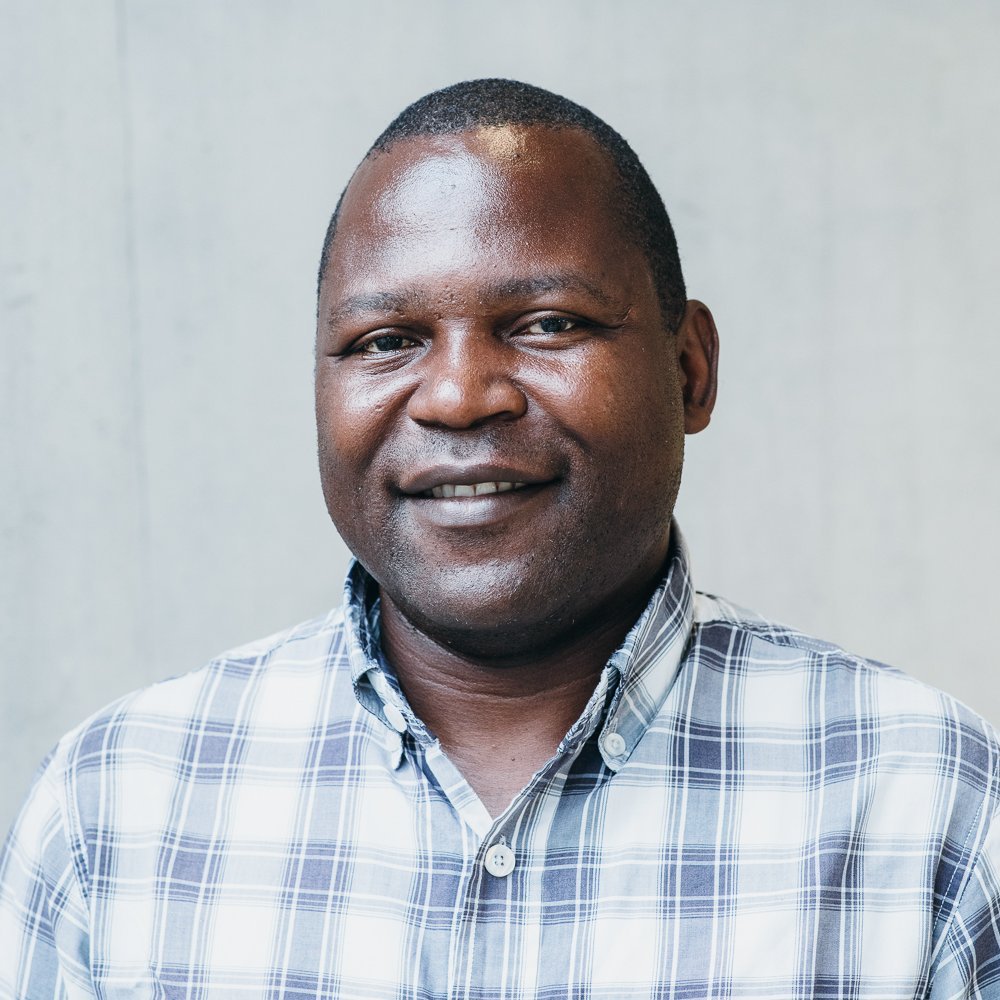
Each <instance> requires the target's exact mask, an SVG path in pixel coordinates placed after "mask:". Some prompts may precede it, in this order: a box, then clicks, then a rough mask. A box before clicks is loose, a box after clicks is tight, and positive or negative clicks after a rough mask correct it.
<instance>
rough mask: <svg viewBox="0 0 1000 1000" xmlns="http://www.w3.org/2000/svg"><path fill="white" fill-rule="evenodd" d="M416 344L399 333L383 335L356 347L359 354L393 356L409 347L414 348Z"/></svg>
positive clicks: (410, 338)
mask: <svg viewBox="0 0 1000 1000" xmlns="http://www.w3.org/2000/svg"><path fill="white" fill-rule="evenodd" d="M416 346H417V342H416V341H415V340H414V339H413V338H412V337H404V336H403V335H402V334H399V333H383V334H381V335H380V336H378V337H373V338H372V339H371V340H366V341H365V342H364V343H363V344H359V345H358V348H357V350H358V352H359V353H360V354H395V353H396V352H397V351H404V350H406V349H407V348H410V347H416Z"/></svg>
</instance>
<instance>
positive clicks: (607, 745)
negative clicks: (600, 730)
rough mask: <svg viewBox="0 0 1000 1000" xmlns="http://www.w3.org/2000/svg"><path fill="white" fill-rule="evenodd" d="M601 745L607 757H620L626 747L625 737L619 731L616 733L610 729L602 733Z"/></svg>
mask: <svg viewBox="0 0 1000 1000" xmlns="http://www.w3.org/2000/svg"><path fill="white" fill-rule="evenodd" d="M601 747H602V748H603V750H604V752H605V753H606V754H607V755H608V756H609V757H621V755H622V754H623V753H625V749H626V743H625V737H624V736H622V734H621V733H616V732H614V731H613V730H612V731H611V732H609V733H605V734H604V737H603V739H602V740H601Z"/></svg>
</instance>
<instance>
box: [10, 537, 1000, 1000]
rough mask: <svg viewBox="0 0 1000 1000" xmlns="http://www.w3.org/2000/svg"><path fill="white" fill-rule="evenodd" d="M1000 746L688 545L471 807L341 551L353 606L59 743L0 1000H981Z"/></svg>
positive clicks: (19, 867)
mask: <svg viewBox="0 0 1000 1000" xmlns="http://www.w3.org/2000/svg"><path fill="white" fill-rule="evenodd" d="M516 738H517V734H516V733H512V734H511V739H512V740H514V739H516ZM998 762H1000V745H998V742H997V738H996V736H995V734H994V733H993V732H992V731H991V730H990V729H989V727H988V726H987V725H986V724H985V723H983V722H982V721H981V720H980V719H979V718H977V717H976V716H975V715H973V714H972V713H971V712H969V711H968V710H966V709H965V708H964V707H962V706H961V705H959V704H957V703H956V702H955V701H954V700H953V699H951V698H949V697H947V696H946V695H943V694H941V693H939V692H937V691H934V690H932V689H930V688H928V687H925V686H924V685H922V684H919V683H917V682H916V681H913V680H911V679H909V678H907V677H906V676H904V675H902V674H900V673H897V672H896V671H894V670H891V669H889V668H886V667H883V666H880V665H877V664H874V663H871V662H868V661H865V660H861V659H858V658H857V657H854V656H851V655H849V654H847V653H845V652H843V651H842V650H840V649H837V648H835V647H833V646H830V645H828V644H825V643H821V642H818V641H816V640H814V639H810V638H807V637H806V636H803V635H801V634H799V633H797V632H794V631H792V630H790V629H787V628H785V627H783V626H779V625H775V624H772V623H769V622H766V621H763V620H761V619H760V618H757V617H755V616H753V615H749V614H747V613H745V612H743V611H741V610H738V609H737V608H735V607H733V606H732V605H730V604H728V603H726V602H724V601H722V600H719V599H717V598H714V597H709V596H705V595H701V594H698V595H695V594H694V593H693V592H692V589H691V585H690V582H689V577H688V569H687V562H686V558H685V555H684V552H683V544H682V543H680V542H679V541H678V542H677V543H676V544H675V546H674V549H673V553H672V559H671V563H670V567H669V572H668V574H667V576H666V577H665V579H664V582H663V584H662V586H661V587H660V589H659V590H658V591H657V593H656V594H655V595H654V597H653V599H652V600H651V602H650V604H649V607H648V608H647V610H646V611H645V613H644V614H643V616H642V618H641V619H640V620H639V621H638V622H637V624H636V626H635V627H634V629H633V630H632V632H631V633H630V634H629V636H628V638H627V640H626V641H625V643H624V645H623V646H622V648H621V649H620V650H619V651H618V652H617V653H616V654H615V655H614V656H613V657H612V659H611V660H610V662H609V663H608V665H607V667H606V669H605V670H604V673H603V675H602V677H601V680H600V683H599V685H598V687H597V689H596V690H595V692H594V696H593V698H592V699H591V700H590V703H589V704H588V705H587V708H586V709H585V711H584V712H583V715H582V716H581V718H580V719H579V721H578V722H577V723H576V724H575V725H574V726H573V728H572V729H571V730H570V732H569V733H568V734H567V735H566V738H565V739H564V740H563V742H562V744H561V745H560V747H559V749H558V752H557V754H556V756H555V757H553V759H552V760H551V761H550V762H549V763H548V764H547V765H546V766H545V767H544V768H543V769H542V770H541V771H540V772H539V773H538V774H537V775H536V776H535V777H534V778H533V779H532V781H531V782H530V783H529V785H528V786H527V787H526V788H525V789H524V790H523V791H522V792H521V793H520V794H519V795H518V796H517V798H516V799H515V800H514V802H513V803H512V804H511V805H510V807H509V808H508V809H507V810H506V812H504V813H503V815H501V816H499V817H497V818H496V819H495V820H494V819H492V818H491V817H490V816H489V815H488V814H487V812H486V810H485V809H484V807H483V806H482V804H481V803H480V802H479V800H478V799H477V797H476V795H475V794H474V793H473V791H472V790H471V789H470V787H469V785H468V784H467V783H466V782H465V780H464V779H463V778H462V776H461V775H460V774H459V772H458V771H457V770H456V769H455V767H454V765H453V764H452V763H451V762H450V761H449V760H448V758H447V757H446V756H445V755H444V754H443V753H442V750H441V747H440V745H439V744H438V743H437V742H436V741H435V740H434V738H433V737H432V735H431V734H430V733H428V731H427V730H426V729H425V727H424V726H423V725H422V724H421V722H420V720H419V719H417V718H415V717H414V715H413V713H412V712H411V710H410V708H409V707H408V705H407V703H406V701H405V699H404V698H403V696H402V694H401V692H400V690H399V688H398V686H397V684H396V683H395V681H394V679H393V675H392V673H391V671H390V670H389V669H388V668H387V667H386V665H385V664H384V663H383V662H382V660H381V659H380V654H379V626H378V600H377V593H376V589H375V587H374V585H373V584H372V582H371V581H370V579H369V578H368V577H367V576H366V575H365V573H364V572H363V571H362V570H361V568H360V567H358V566H356V565H355V566H354V567H353V569H352V571H351V573H350V576H349V580H348V588H347V600H346V603H345V607H344V609H343V610H339V611H336V612H334V613H332V614H330V615H329V616H328V617H326V618H324V619H322V620H319V621H315V622H312V623H309V624H307V625H303V626H300V627H298V628H295V629H292V630H291V631H288V632H285V633H283V634H281V635H279V636H276V637H273V638H270V639H267V640H265V641H263V642H259V643H257V644H255V645H251V646H247V647H244V648H242V649H239V650H237V651H235V652H232V653H230V654H228V655H226V656H223V657H221V658H220V659H218V660H216V661H214V662H213V663H211V664H209V665H208V666H207V667H205V668H204V669H202V670H198V671H196V672H194V673H191V674H187V675H186V676H183V677H180V678H176V679H173V680H169V681H166V682H164V683H162V684H158V685H155V686H153V687H151V688H148V689H146V690H143V691H139V692H138V693H136V694H133V695H130V696H129V697H126V698H124V699H122V700H121V701H118V702H117V703H115V704H113V705H112V706H111V707H110V708H108V709H107V710H105V711H103V712H101V713H100V714H98V715H97V716H95V717H93V718H92V719H90V720H89V721H88V722H86V723H84V724H83V725H82V726H81V727H79V728H78V729H77V730H75V731H74V732H73V733H71V734H70V735H69V736H67V737H66V738H65V739H64V740H63V741H62V742H61V743H60V744H59V745H58V747H57V748H56V750H55V751H54V753H53V754H52V755H51V756H50V758H49V759H48V761H47V762H46V764H45V765H44V767H43V769H42V771H41V774H40V776H39V778H38V780H37V782H36V784H35V786H34V789H33V791H32V793H31V796H30V798H29V800H28V802H27V805H26V806H25V808H24V810H23V812H22V814H21V817H20V819H19V820H18V822H17V824H16V825H15V828H14V830H13V832H12V835H11V838H10V840H9V841H8V844H7V848H6V854H5V857H4V859H3V862H2V869H0V871H2V891H0V995H3V996H17V997H31V998H35V997H51V996H59V997H92V996H100V997H106V998H112V997H164V998H169V997H185V998H201V997H205V998H213V1000H215V998H220V1000H221V998H234V1000H235V998H241V1000H247V998H254V997H265V996H266V997H302V998H305V997H310V998H317V997H357V998H373V1000H374V998H382V997H385V998H390V997H391V998H402V997H420V998H445V997H447V998H449V1000H458V998H477V1000H486V998H490V1000H496V998H515V997H516V998H528V997H539V998H541V997H544V998H552V1000H555V998H560V1000H569V998H580V1000H582V998H609V1000H610V998H614V1000H627V998H640V997H641V998H649V997H668V996H669V997H678V998H682V997H706V996H712V997H754V998H765V997H774V998H782V1000H786V998H791V997H801V998H816V997H838V998H839V997H883V998H884V997H920V996H927V995H929V996H931V997H934V998H944V997H959V996H961V997H964V996H976V997H980V996H989V997H996V996H1000V823H998V822H997V809H998V801H1000V793H998Z"/></svg>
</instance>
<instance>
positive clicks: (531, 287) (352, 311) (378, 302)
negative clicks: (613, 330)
mask: <svg viewBox="0 0 1000 1000" xmlns="http://www.w3.org/2000/svg"><path fill="white" fill-rule="evenodd" d="M545 292H584V293H585V294H587V295H589V296H590V297H591V298H593V299H594V300H596V301H597V302H599V303H600V304H601V305H603V306H607V307H608V308H615V307H616V306H619V305H621V303H616V302H615V301H614V299H612V297H611V296H610V295H608V293H607V292H605V291H604V290H603V289H602V288H601V287H600V286H599V285H596V284H594V283H593V282H592V281H590V280H588V279H587V278H585V277H583V276H582V275H579V274H572V273H562V272H555V273H553V274H543V275H538V276H534V277H525V278H510V279H508V280H506V281H491V282H488V283H487V284H485V285H484V286H483V287H482V288H481V290H480V296H479V297H480V300H481V301H487V302H490V301H492V302H497V301H500V302H502V301H504V300H506V299H524V298H530V297H531V296H533V295H540V294H543V293H545ZM427 301H428V298H427V294H426V292H424V291H423V290H422V289H420V288H417V287H404V288H400V289H397V290H396V291H391V292H389V291H384V292H362V293H360V294H358V295H352V296H350V297H349V298H347V299H344V301H343V302H341V303H340V304H339V305H338V306H337V308H336V309H334V310H333V311H332V312H331V313H330V314H329V316H328V318H327V323H328V324H329V325H330V326H335V325H336V324H337V323H339V322H341V321H343V320H347V319H353V318H355V317H357V316H362V315H365V314H368V313H373V312H379V313H386V312H403V311H405V310H406V309H411V308H413V307H420V306H425V305H426V304H427Z"/></svg>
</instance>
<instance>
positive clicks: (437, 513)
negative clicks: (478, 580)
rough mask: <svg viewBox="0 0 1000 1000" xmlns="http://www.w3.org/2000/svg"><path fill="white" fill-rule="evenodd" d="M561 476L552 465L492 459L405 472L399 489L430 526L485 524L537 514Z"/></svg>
mask: <svg viewBox="0 0 1000 1000" xmlns="http://www.w3.org/2000/svg"><path fill="white" fill-rule="evenodd" d="M561 478H562V477H561V476H558V475H553V474H552V473H551V472H548V471H547V470H535V469H528V468H524V467H518V466H514V465H507V464H499V463H496V464H494V463H490V464H478V465H436V466H432V467H430V468H426V469H420V470H416V471H414V472H413V473H410V474H408V475H405V476H403V477H402V478H401V480H400V482H399V490H400V492H401V493H402V494H403V497H404V498H405V500H406V501H408V502H409V505H410V510H411V513H412V516H413V517H414V518H415V519H416V523H419V524H421V525H423V526H426V527H433V528H439V529H467V528H473V527H479V528H485V527H488V526H490V525H499V524H501V523H506V524H510V523H513V522H518V521H520V520H521V519H522V518H524V517H526V516H532V512H534V513H537V512H538V511H539V510H541V509H542V508H541V507H539V504H541V505H543V507H544V506H545V505H546V504H547V502H548V501H547V500H546V499H545V498H546V497H548V498H550V499H551V498H552V497H553V496H554V494H552V492H551V490H550V489H549V487H552V486H555V485H556V483H557V482H558V481H559V480H560V479H561Z"/></svg>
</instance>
